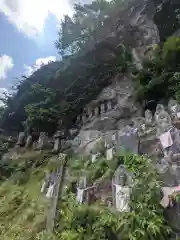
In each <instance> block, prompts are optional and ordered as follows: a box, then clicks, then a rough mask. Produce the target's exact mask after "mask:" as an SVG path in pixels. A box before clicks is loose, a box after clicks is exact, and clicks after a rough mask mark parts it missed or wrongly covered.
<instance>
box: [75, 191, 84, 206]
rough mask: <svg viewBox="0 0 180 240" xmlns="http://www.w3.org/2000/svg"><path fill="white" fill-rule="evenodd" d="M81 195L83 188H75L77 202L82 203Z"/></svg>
mask: <svg viewBox="0 0 180 240" xmlns="http://www.w3.org/2000/svg"><path fill="white" fill-rule="evenodd" d="M83 197H84V189H80V188H77V197H76V200H77V202H78V203H82V202H83Z"/></svg>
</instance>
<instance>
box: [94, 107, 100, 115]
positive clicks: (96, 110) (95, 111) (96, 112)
mask: <svg viewBox="0 0 180 240" xmlns="http://www.w3.org/2000/svg"><path fill="white" fill-rule="evenodd" d="M94 114H95V116H98V115H99V108H98V107H96V108H95V109H94Z"/></svg>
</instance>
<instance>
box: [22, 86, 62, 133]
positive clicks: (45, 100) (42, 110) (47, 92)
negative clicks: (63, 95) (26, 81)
mask: <svg viewBox="0 0 180 240" xmlns="http://www.w3.org/2000/svg"><path fill="white" fill-rule="evenodd" d="M29 95H30V96H31V98H33V99H34V100H35V101H34V102H33V103H30V104H28V105H27V106H26V107H25V111H26V114H27V119H26V121H25V126H28V127H31V128H33V127H35V128H37V129H38V130H39V131H48V132H53V131H54V130H55V129H56V125H57V122H58V118H59V112H60V106H59V105H58V102H57V94H56V92H55V91H53V90H52V89H49V88H46V87H44V86H42V85H40V84H34V85H32V87H31V91H30V92H29Z"/></svg>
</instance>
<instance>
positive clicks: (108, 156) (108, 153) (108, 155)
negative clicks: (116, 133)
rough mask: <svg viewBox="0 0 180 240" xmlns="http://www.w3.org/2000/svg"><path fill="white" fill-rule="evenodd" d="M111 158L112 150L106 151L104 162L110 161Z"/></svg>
mask: <svg viewBox="0 0 180 240" xmlns="http://www.w3.org/2000/svg"><path fill="white" fill-rule="evenodd" d="M112 158H113V148H110V149H107V150H106V160H111V159H112Z"/></svg>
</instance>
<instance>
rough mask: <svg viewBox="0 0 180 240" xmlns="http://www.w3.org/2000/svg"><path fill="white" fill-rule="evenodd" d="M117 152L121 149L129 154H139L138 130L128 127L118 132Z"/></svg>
mask: <svg viewBox="0 0 180 240" xmlns="http://www.w3.org/2000/svg"><path fill="white" fill-rule="evenodd" d="M117 138H118V139H117V146H116V148H117V150H118V149H119V147H120V148H122V149H124V150H125V151H127V152H131V153H135V154H137V153H138V148H139V137H138V134H137V129H135V128H131V127H130V126H126V127H125V128H124V129H121V130H119V131H117Z"/></svg>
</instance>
